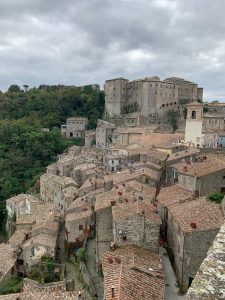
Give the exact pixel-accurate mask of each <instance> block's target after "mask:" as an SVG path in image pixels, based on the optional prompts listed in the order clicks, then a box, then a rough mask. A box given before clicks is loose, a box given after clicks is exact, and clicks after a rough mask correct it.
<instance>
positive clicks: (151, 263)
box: [102, 246, 165, 300]
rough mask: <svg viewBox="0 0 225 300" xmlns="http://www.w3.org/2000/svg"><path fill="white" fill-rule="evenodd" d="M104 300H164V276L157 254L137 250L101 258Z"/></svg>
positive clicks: (129, 248) (122, 250)
mask: <svg viewBox="0 0 225 300" xmlns="http://www.w3.org/2000/svg"><path fill="white" fill-rule="evenodd" d="M102 269H103V275H104V299H105V300H111V299H118V300H136V299H138V300H139V299H140V300H141V299H148V300H164V299H165V298H164V297H165V274H164V269H163V265H162V262H161V259H160V257H159V254H157V253H155V252H151V251H148V250H144V249H142V248H139V247H136V246H125V247H119V248H117V249H116V250H115V251H110V252H106V253H104V254H103V255H102Z"/></svg>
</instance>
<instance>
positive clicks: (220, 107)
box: [207, 101, 225, 116]
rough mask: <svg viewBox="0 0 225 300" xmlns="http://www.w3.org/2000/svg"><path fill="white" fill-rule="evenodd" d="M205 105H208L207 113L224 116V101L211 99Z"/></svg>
mask: <svg viewBox="0 0 225 300" xmlns="http://www.w3.org/2000/svg"><path fill="white" fill-rule="evenodd" d="M207 107H208V111H209V113H212V114H218V115H223V116H224V113H225V103H224V102H219V101H212V102H209V103H208V105H207Z"/></svg>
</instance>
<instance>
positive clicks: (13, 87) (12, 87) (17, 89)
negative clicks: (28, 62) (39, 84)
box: [8, 84, 21, 93]
mask: <svg viewBox="0 0 225 300" xmlns="http://www.w3.org/2000/svg"><path fill="white" fill-rule="evenodd" d="M20 91H21V90H20V87H19V86H18V85H17V84H12V85H10V87H9V89H8V92H10V93H12V92H14V93H18V92H20Z"/></svg>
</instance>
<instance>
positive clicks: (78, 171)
mask: <svg viewBox="0 0 225 300" xmlns="http://www.w3.org/2000/svg"><path fill="white" fill-rule="evenodd" d="M96 167H97V166H96V164H94V163H82V164H77V165H76V167H75V168H74V169H73V171H72V174H71V177H72V178H73V179H74V180H75V181H76V182H77V183H78V186H79V187H81V186H82V185H83V184H84V183H85V181H87V180H88V179H89V178H91V177H93V176H95V175H96Z"/></svg>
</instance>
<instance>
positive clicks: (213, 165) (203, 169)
mask: <svg viewBox="0 0 225 300" xmlns="http://www.w3.org/2000/svg"><path fill="white" fill-rule="evenodd" d="M173 167H174V168H175V169H176V170H177V171H178V172H179V173H182V174H187V175H190V176H197V177H201V176H205V175H208V174H210V173H214V172H218V171H222V170H223V171H225V161H224V160H222V159H218V158H209V159H206V160H203V161H202V162H195V163H191V164H187V163H177V164H174V165H173Z"/></svg>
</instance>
